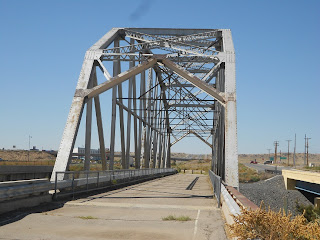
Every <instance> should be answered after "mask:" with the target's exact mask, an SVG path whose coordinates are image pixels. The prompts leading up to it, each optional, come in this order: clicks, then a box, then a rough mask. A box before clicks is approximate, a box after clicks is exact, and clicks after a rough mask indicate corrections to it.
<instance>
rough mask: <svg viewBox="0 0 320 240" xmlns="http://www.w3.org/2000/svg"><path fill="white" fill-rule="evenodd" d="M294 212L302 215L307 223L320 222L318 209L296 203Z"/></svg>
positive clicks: (319, 209) (319, 210)
mask: <svg viewBox="0 0 320 240" xmlns="http://www.w3.org/2000/svg"><path fill="white" fill-rule="evenodd" d="M296 210H297V211H298V212H299V213H300V214H303V216H304V217H305V218H306V219H307V220H308V221H309V222H311V221H316V220H317V221H320V208H319V207H318V208H315V207H314V206H312V205H304V204H302V203H299V202H298V201H296Z"/></svg>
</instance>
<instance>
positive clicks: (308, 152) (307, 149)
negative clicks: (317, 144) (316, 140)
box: [307, 138, 311, 166]
mask: <svg viewBox="0 0 320 240" xmlns="http://www.w3.org/2000/svg"><path fill="white" fill-rule="evenodd" d="M309 139H311V138H307V166H308V165H309Z"/></svg>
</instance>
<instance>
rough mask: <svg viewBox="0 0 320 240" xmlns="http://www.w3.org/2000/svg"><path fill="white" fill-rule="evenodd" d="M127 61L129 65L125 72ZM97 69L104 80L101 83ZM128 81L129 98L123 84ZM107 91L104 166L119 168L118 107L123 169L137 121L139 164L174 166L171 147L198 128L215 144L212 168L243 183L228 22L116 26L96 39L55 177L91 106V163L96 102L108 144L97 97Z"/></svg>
mask: <svg viewBox="0 0 320 240" xmlns="http://www.w3.org/2000/svg"><path fill="white" fill-rule="evenodd" d="M112 44H113V47H112ZM105 62H111V63H112V69H110V66H109V69H108V67H107V66H106V65H105V64H104V63H105ZM126 62H129V68H128V69H127V70H125V71H122V69H123V66H124V63H126ZM97 68H99V69H100V70H101V72H102V74H103V75H104V77H105V79H106V81H104V82H102V83H100V84H99V83H98V79H97V72H96V71H97ZM111 70H112V74H110V73H109V72H111ZM111 75H112V76H111ZM138 75H139V76H140V78H139V79H138V77H137V76H138ZM127 80H128V86H127V90H128V93H127V95H126V96H127V98H126V97H124V95H125V93H124V92H123V88H122V85H123V83H124V82H125V81H127ZM138 82H140V85H138V84H137V83H138ZM108 90H110V91H112V103H111V104H112V116H111V128H110V163H109V166H107V162H106V153H105V151H100V152H101V159H102V168H103V170H106V169H111V170H112V169H113V167H114V155H115V136H116V120H117V113H118V114H119V116H118V119H119V125H120V140H121V165H122V168H123V169H127V168H129V156H130V149H131V147H130V142H131V141H132V139H131V126H133V132H134V136H133V140H134V144H133V145H134V152H135V153H134V156H135V167H136V168H149V167H152V168H154V167H157V168H164V167H170V155H171V147H172V146H173V145H174V144H176V143H177V142H179V141H180V140H181V139H183V138H185V137H188V136H191V135H193V136H196V137H197V138H199V139H200V140H201V141H203V142H204V143H205V144H207V145H208V146H209V147H211V149H212V161H211V162H212V164H211V166H212V167H211V168H212V170H213V171H214V172H215V173H216V174H217V175H219V176H221V177H222V179H223V180H224V181H225V183H226V184H227V185H230V186H233V187H236V188H238V186H239V182H238V153H237V116H236V78H235V52H234V46H233V42H232V36H231V31H230V30H229V29H168V28H166V29H164V28H162V29H155V28H113V29H111V30H110V31H109V32H108V33H107V34H106V35H104V36H103V37H102V38H101V39H100V40H99V41H97V42H96V43H95V44H94V45H93V46H92V47H91V48H89V49H88V51H87V52H86V54H85V58H84V61H83V65H82V69H81V72H80V76H79V79H78V84H77V87H76V91H75V94H74V97H73V100H72V104H71V108H70V111H69V115H68V119H67V122H66V126H65V129H64V132H63V136H62V139H61V143H60V147H59V151H58V155H57V159H56V162H55V166H54V169H53V174H52V176H53V177H52V179H51V180H52V181H53V180H54V179H53V178H54V176H55V172H63V171H66V170H67V169H68V166H69V164H70V161H71V158H72V151H73V148H74V144H75V141H76V137H77V134H78V130H79V125H80V121H81V117H82V115H83V111H84V109H85V108H86V124H85V126H86V127H85V128H86V130H85V148H86V151H85V163H84V169H85V170H89V169H90V149H91V130H92V110H93V106H92V104H93V103H92V101H94V108H95V113H96V120H97V128H98V136H99V145H100V149H105V141H104V130H103V121H102V114H101V106H100V98H99V96H100V94H102V93H103V92H105V91H108ZM208 96H209V97H211V98H212V100H208ZM125 101H126V102H127V105H126V104H125ZM138 102H139V106H138ZM117 107H118V111H117ZM125 112H126V113H127V115H126V116H127V119H126V123H125V118H124V114H125ZM186 112H187V113H186ZM209 114H212V119H209V118H208V117H207V116H208V115H209ZM131 118H133V120H131ZM210 121H211V122H210ZM132 122H133V124H132ZM125 125H126V127H127V129H126V132H125ZM179 127H180V128H179ZM181 127H182V128H181ZM183 127H184V128H183ZM172 137H173V138H174V141H173V142H171V140H172ZM210 139H211V140H212V141H211V143H210ZM60 178H61V179H58V180H62V179H63V176H61V175H60Z"/></svg>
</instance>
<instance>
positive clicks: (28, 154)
mask: <svg viewBox="0 0 320 240" xmlns="http://www.w3.org/2000/svg"><path fill="white" fill-rule="evenodd" d="M30 138H32V137H31V136H30V135H29V149H28V162H29V155H30Z"/></svg>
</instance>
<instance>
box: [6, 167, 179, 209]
mask: <svg viewBox="0 0 320 240" xmlns="http://www.w3.org/2000/svg"><path fill="white" fill-rule="evenodd" d="M63 173H64V174H65V176H66V178H65V179H64V180H61V181H54V182H50V181H49V180H48V179H32V180H21V181H9V182H0V214H3V213H6V212H9V211H13V210H16V209H18V208H23V207H34V206H37V205H39V204H41V203H44V202H50V201H52V195H51V194H49V191H52V190H54V192H55V195H54V197H55V198H56V197H57V195H58V194H59V195H73V196H74V194H76V193H80V192H89V191H95V190H99V189H103V188H115V187H121V186H122V185H123V184H126V185H128V184H129V183H137V182H141V181H145V180H149V179H153V178H156V177H161V176H166V175H170V174H174V173H176V170H175V169H172V168H165V169H162V168H160V169H159V168H157V169H137V170H114V171H95V172H89V171H88V172H85V171H79V172H75V171H73V172H63ZM57 174H62V172H58V173H56V176H57ZM56 179H57V177H56Z"/></svg>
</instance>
